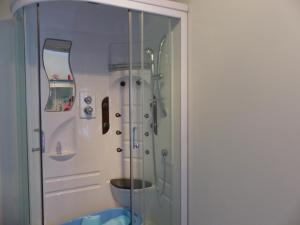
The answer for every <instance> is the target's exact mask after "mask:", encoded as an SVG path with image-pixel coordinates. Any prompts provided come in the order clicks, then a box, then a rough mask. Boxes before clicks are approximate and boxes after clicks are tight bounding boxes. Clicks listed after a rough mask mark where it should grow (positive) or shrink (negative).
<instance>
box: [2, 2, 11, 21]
mask: <svg viewBox="0 0 300 225" xmlns="http://www.w3.org/2000/svg"><path fill="white" fill-rule="evenodd" d="M9 3H10V1H9V0H1V1H0V20H4V19H8V18H11V14H10V8H9Z"/></svg>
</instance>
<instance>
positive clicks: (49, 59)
mask: <svg viewBox="0 0 300 225" xmlns="http://www.w3.org/2000/svg"><path fill="white" fill-rule="evenodd" d="M71 46H72V42H71V41H65V40H56V39H47V40H46V41H45V44H44V49H43V62H44V68H45V72H46V74H47V78H48V81H49V98H48V102H47V104H46V107H45V111H46V112H62V111H70V110H71V109H72V107H73V104H74V99H75V82H74V77H73V74H72V71H71V67H70V51H71Z"/></svg>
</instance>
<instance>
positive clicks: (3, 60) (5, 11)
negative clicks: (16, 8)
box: [0, 0, 12, 224]
mask: <svg viewBox="0 0 300 225" xmlns="http://www.w3.org/2000/svg"><path fill="white" fill-rule="evenodd" d="M8 3H9V1H8V0H2V1H0V34H1V35H0V37H1V38H0V42H1V43H0V50H1V55H0V68H1V73H0V77H1V80H4V79H5V78H6V77H5V76H6V75H7V74H9V71H11V69H12V67H10V65H9V66H7V63H8V61H9V59H10V56H9V55H10V54H9V53H7V50H8V49H7V47H9V45H7V41H8V40H9V36H10V25H9V22H7V21H3V20H6V19H8V18H9V16H10V13H9V7H8V5H9V4H8ZM2 21H3V22H2ZM0 84H3V85H4V84H5V83H4V82H0ZM5 87H7V85H6V86H5ZM5 87H4V86H3V87H2V85H1V90H2V91H1V95H0V104H1V105H3V102H4V101H5V100H6V99H5V95H6V94H5V90H6V88H5ZM2 109H4V107H2V108H1V110H0V114H1V117H0V118H2V115H3V114H5V111H4V110H2ZM3 123H4V121H2V120H1V128H4V127H7V125H3ZM5 135H6V130H4V129H1V130H0V143H1V148H0V171H1V172H0V224H3V223H4V214H3V205H4V204H3V189H4V187H3V183H4V182H3V181H4V180H5V179H4V177H3V172H2V171H3V170H4V165H3V164H4V161H3V160H4V152H5V151H6V150H7V148H6V146H7V145H8V144H9V143H8V142H7V141H6V140H7V139H6V138H5ZM6 137H7V136H6Z"/></svg>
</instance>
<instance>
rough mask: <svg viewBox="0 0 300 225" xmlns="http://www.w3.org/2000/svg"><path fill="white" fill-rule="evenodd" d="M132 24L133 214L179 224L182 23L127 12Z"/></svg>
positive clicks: (152, 223) (156, 224) (158, 224)
mask: <svg viewBox="0 0 300 225" xmlns="http://www.w3.org/2000/svg"><path fill="white" fill-rule="evenodd" d="M129 24H130V29H129V30H130V35H129V36H130V38H129V40H130V43H129V46H130V48H129V50H130V51H129V53H130V54H129V56H130V57H129V58H130V81H131V82H130V83H131V88H130V90H131V91H130V114H131V120H130V121H131V134H132V137H131V182H132V185H131V207H132V213H133V214H137V215H140V216H141V218H142V220H143V223H144V224H145V225H179V224H180V150H181V149H180V115H181V110H180V109H181V108H180V75H181V74H180V62H181V61H180V60H181V54H180V20H178V19H175V18H170V17H166V16H160V15H156V14H150V13H145V12H129ZM133 224H134V223H133Z"/></svg>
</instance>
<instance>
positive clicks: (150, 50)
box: [145, 48, 154, 62]
mask: <svg viewBox="0 0 300 225" xmlns="http://www.w3.org/2000/svg"><path fill="white" fill-rule="evenodd" d="M145 52H146V54H147V55H149V56H150V59H151V61H152V62H153V61H154V51H153V49H152V48H146V49H145Z"/></svg>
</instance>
